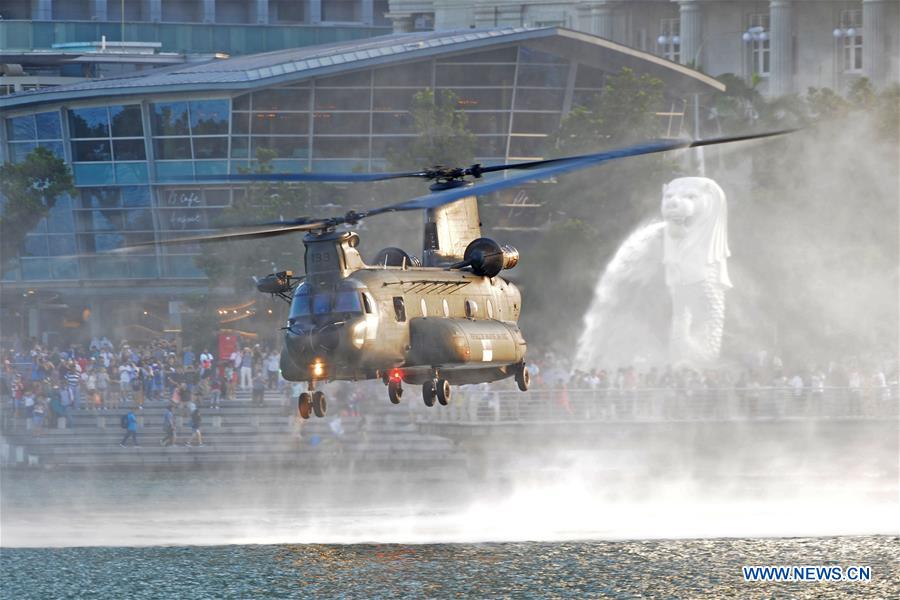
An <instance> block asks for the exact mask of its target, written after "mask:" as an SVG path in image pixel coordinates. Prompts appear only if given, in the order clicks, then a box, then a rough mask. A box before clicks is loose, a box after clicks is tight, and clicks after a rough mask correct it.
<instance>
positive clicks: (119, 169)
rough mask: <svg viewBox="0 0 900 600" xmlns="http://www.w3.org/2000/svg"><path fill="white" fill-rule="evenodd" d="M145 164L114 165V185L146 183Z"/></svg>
mask: <svg viewBox="0 0 900 600" xmlns="http://www.w3.org/2000/svg"><path fill="white" fill-rule="evenodd" d="M149 180H150V176H149V174H148V172H147V163H145V162H136V163H116V183H147V182H148V181H149Z"/></svg>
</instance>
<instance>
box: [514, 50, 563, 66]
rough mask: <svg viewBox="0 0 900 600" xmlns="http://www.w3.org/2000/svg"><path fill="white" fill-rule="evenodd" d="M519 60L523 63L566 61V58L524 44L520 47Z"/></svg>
mask: <svg viewBox="0 0 900 600" xmlns="http://www.w3.org/2000/svg"><path fill="white" fill-rule="evenodd" d="M519 61H520V62H523V63H565V62H566V59H564V58H562V57H560V56H556V55H555V54H550V53H549V52H542V51H541V50H535V49H534V48H528V47H527V46H522V47H520V48H519Z"/></svg>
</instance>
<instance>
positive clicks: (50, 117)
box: [34, 111, 62, 140]
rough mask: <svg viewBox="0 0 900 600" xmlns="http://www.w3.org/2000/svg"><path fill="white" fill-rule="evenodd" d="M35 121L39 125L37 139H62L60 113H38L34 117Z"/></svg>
mask: <svg viewBox="0 0 900 600" xmlns="http://www.w3.org/2000/svg"><path fill="white" fill-rule="evenodd" d="M34 120H35V123H36V124H37V139H39V140H58V139H61V138H62V127H60V123H59V113H58V112H56V111H54V112H45V113H38V114H36V115H34Z"/></svg>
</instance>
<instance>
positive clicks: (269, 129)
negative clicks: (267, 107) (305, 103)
mask: <svg viewBox="0 0 900 600" xmlns="http://www.w3.org/2000/svg"><path fill="white" fill-rule="evenodd" d="M250 126H251V127H252V128H253V133H254V135H255V134H260V133H262V134H269V133H274V134H282V135H284V134H295V135H305V134H306V133H307V132H308V131H309V113H275V112H254V113H253V118H252V119H251V125H250Z"/></svg>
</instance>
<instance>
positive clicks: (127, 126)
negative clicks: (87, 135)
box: [109, 104, 144, 137]
mask: <svg viewBox="0 0 900 600" xmlns="http://www.w3.org/2000/svg"><path fill="white" fill-rule="evenodd" d="M109 115H110V118H111V120H112V136H113V137H142V136H143V135H144V125H143V123H142V122H141V107H140V106H139V105H137V104H132V105H130V106H110V107H109Z"/></svg>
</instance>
